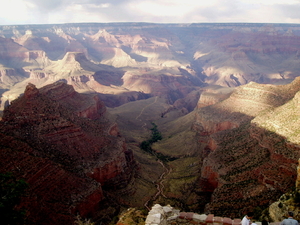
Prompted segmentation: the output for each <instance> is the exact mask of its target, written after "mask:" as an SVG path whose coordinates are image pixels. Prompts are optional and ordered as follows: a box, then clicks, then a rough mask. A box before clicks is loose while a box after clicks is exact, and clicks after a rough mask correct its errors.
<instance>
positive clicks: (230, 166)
mask: <svg viewBox="0 0 300 225" xmlns="http://www.w3.org/2000/svg"><path fill="white" fill-rule="evenodd" d="M299 81H300V80H299V78H297V79H295V80H294V81H293V82H292V83H290V84H288V85H261V84H256V83H249V84H247V85H244V86H240V87H238V88H236V89H235V90H234V91H233V93H232V94H231V95H230V97H229V98H228V99H226V100H224V101H221V102H219V103H216V104H214V105H210V106H207V107H204V108H199V109H198V110H197V114H196V123H195V124H194V126H193V129H195V130H196V131H197V132H198V134H199V138H198V140H199V143H201V144H202V145H203V146H204V147H203V154H202V157H203V164H202V168H201V175H200V177H199V178H200V179H199V186H200V189H201V191H202V192H203V193H211V199H210V202H209V203H208V204H206V205H205V206H204V207H205V210H206V212H210V213H214V214H217V215H220V216H225V215H227V216H230V217H234V216H237V215H240V216H241V215H242V214H243V213H246V212H247V211H250V210H251V211H253V210H255V209H256V208H257V207H260V208H261V209H264V208H267V207H268V205H269V204H270V201H275V200H276V199H277V198H279V196H280V195H281V194H283V193H285V192H287V191H289V190H290V189H291V188H292V187H294V186H295V181H296V178H297V165H298V159H299V157H300V148H299V140H300V139H299V135H298V133H299V128H298V127H299V126H298V125H299V117H298V116H297V114H298V113H297V109H298V104H297V99H298V95H299V90H300V89H299V87H300V86H299ZM229 206H230V207H229Z"/></svg>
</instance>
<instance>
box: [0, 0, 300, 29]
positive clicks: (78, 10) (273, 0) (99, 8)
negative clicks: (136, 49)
mask: <svg viewBox="0 0 300 225" xmlns="http://www.w3.org/2000/svg"><path fill="white" fill-rule="evenodd" d="M16 5H17V6H18V7H15V6H16ZM299 10H300V0H285V1H282V0H264V1H261V0H209V1H207V0H205V1H204V0H198V1H195V0H10V1H1V2H0V23H2V24H26V23H76V22H100V23H101V22H104V23H106V22H157V23H197V22H198V23H201V22H217V23H218V22H236V23H237V22H252V23H253V22H257V23H289V22H293V23H300V16H299V15H300V14H299V13H298V12H299Z"/></svg>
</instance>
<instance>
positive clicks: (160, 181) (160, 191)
mask: <svg viewBox="0 0 300 225" xmlns="http://www.w3.org/2000/svg"><path fill="white" fill-rule="evenodd" d="M158 163H159V164H160V165H161V166H162V167H163V168H164V172H163V173H162V174H161V175H160V177H159V179H158V180H157V181H156V182H155V183H156V184H155V186H156V188H157V192H156V194H155V195H154V196H152V197H151V198H150V199H149V200H148V201H147V202H146V203H145V204H144V206H145V207H146V208H147V209H148V210H151V209H150V208H149V206H148V204H149V201H155V200H156V199H157V198H158V197H159V196H160V195H161V196H162V197H164V198H167V196H166V195H165V194H164V184H163V182H164V179H165V176H166V175H168V174H170V173H171V169H168V168H167V167H166V166H165V164H164V163H163V162H161V161H160V160H158Z"/></svg>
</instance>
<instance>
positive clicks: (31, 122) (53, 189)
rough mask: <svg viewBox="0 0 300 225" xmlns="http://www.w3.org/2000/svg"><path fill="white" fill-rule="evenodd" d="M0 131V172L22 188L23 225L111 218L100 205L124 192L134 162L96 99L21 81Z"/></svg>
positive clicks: (68, 89) (60, 87) (60, 84)
mask: <svg viewBox="0 0 300 225" xmlns="http://www.w3.org/2000/svg"><path fill="white" fill-rule="evenodd" d="M0 134H1V151H0V154H1V164H0V171H1V173H4V172H12V173H13V174H14V175H15V176H16V177H17V178H18V179H20V178H23V179H24V180H25V181H26V182H28V184H29V190H28V193H27V195H26V196H25V197H24V199H23V200H22V203H21V206H24V207H25V208H26V210H27V214H26V219H27V220H28V221H29V222H30V224H72V223H73V222H74V220H75V217H76V216H77V214H79V215H80V216H81V217H83V218H84V217H89V218H93V220H94V221H97V220H102V221H104V222H105V220H108V221H109V220H111V218H110V217H113V216H114V213H117V209H118V205H116V209H115V210H116V211H115V212H109V211H107V209H105V208H103V206H104V205H105V204H107V202H110V204H112V205H115V204H116V202H115V203H113V202H114V201H115V200H114V199H113V198H112V197H110V198H108V197H107V195H108V193H109V191H110V190H111V189H113V190H115V191H116V192H118V190H121V191H122V192H124V189H126V186H127V184H128V183H129V182H131V180H132V179H133V175H134V173H135V167H136V163H135V161H134V159H133V155H132V152H131V151H130V150H129V149H127V147H126V144H125V140H124V138H122V137H121V136H120V133H119V131H118V128H117V126H116V124H115V123H114V122H113V121H110V120H109V119H108V117H107V116H106V107H105V106H104V104H103V102H102V101H100V99H99V97H98V96H97V95H86V94H79V93H77V92H75V90H74V89H73V87H72V86H70V85H67V84H65V83H64V82H57V83H53V84H51V85H48V86H45V87H43V88H41V89H37V88H36V87H35V86H34V85H33V84H28V85H27V87H26V90H25V92H24V95H23V96H21V97H19V98H18V99H16V100H14V101H13V102H12V103H11V105H10V106H9V107H7V108H6V110H5V111H4V115H3V119H2V121H1V124H0ZM133 191H134V189H131V190H130V189H128V190H127V194H128V193H130V192H133ZM119 197H121V196H119ZM105 202H106V203H105ZM105 217H106V219H105ZM103 218H104V219H103Z"/></svg>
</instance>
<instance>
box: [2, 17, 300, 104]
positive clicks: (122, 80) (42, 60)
mask: <svg viewBox="0 0 300 225" xmlns="http://www.w3.org/2000/svg"><path fill="white" fill-rule="evenodd" d="M0 34H1V36H2V37H1V38H0V68H3V70H5V71H10V70H15V71H17V72H15V73H8V72H6V73H4V72H1V78H2V79H1V80H0V88H1V89H2V92H6V93H4V95H3V98H2V100H1V102H2V103H1V105H2V108H1V109H3V107H4V105H5V104H6V103H7V102H8V101H11V100H12V99H13V98H16V97H17V96H18V95H20V94H21V93H22V92H23V89H22V88H21V87H23V88H24V87H25V86H26V84H27V83H29V82H30V83H33V84H35V85H36V86H37V87H42V86H44V85H47V84H50V83H52V82H55V81H58V80H61V79H65V80H67V82H68V84H70V85H72V86H73V87H74V88H75V90H76V91H78V92H84V93H86V92H93V93H101V94H102V96H103V94H105V95H106V94H107V95H111V94H114V95H116V94H118V95H125V96H132V97H129V98H125V99H127V100H128V101H133V100H135V99H136V98H135V97H134V96H135V95H136V94H137V92H138V93H139V92H143V93H146V94H149V96H164V97H166V98H167V99H168V100H169V101H170V102H171V103H173V102H174V101H176V100H179V99H182V98H184V97H185V95H187V94H188V93H190V92H191V91H194V90H195V89H198V88H199V86H201V87H203V86H205V85H207V84H209V85H219V86H223V87H236V86H240V85H244V84H248V83H249V82H251V81H254V82H257V83H281V84H284V83H288V82H290V81H291V80H292V79H294V78H295V77H297V76H298V74H299V72H300V67H299V62H298V61H299V59H298V58H299V52H300V49H299V47H297V46H299V43H300V37H299V26H298V25H282V24H138V23H126V24H118V23H113V24H62V25H28V26H3V27H0ZM3 70H2V69H1V70H0V71H3ZM3 74H5V76H4V75H3ZM23 80H26V81H25V82H22V81H23ZM15 84H18V85H15ZM149 96H148V97H149ZM144 97H145V96H144ZM206 98H210V99H206V100H205V99H203V101H207V100H208V101H214V100H213V96H212V95H210V96H208V95H206ZM103 99H104V100H106V99H107V98H105V97H104V98H103ZM215 100H216V99H215ZM120 102H124V99H122V101H120V99H119V98H117V99H116V100H115V105H114V102H113V101H112V100H110V102H109V104H110V105H112V106H118V105H119V104H120ZM125 103H127V102H125ZM205 104H206V103H205Z"/></svg>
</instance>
